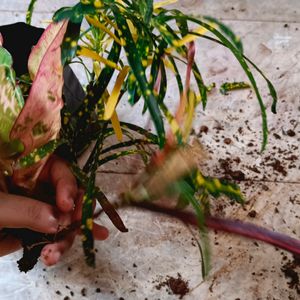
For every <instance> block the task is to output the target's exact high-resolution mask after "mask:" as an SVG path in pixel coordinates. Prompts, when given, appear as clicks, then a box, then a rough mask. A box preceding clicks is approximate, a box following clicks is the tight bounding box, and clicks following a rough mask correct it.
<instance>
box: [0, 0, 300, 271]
mask: <svg viewBox="0 0 300 300" xmlns="http://www.w3.org/2000/svg"><path fill="white" fill-rule="evenodd" d="M35 2H36V0H33V1H31V2H30V5H29V9H28V13H27V23H30V20H31V16H32V11H33V8H34V4H35ZM171 2H175V1H171V0H169V1H162V2H155V3H153V1H152V0H102V1H100V0H81V1H79V2H78V3H77V4H76V5H74V6H73V7H63V8H61V9H59V10H58V11H57V12H56V13H55V14H54V16H53V22H52V23H51V24H50V25H49V26H48V27H47V28H46V30H45V31H44V33H43V35H42V37H41V38H40V40H39V42H38V43H37V45H36V46H35V47H34V48H33V49H32V52H31V54H30V57H29V60H28V70H29V74H24V75H22V76H21V77H20V78H16V77H15V73H14V70H13V67H12V66H13V61H12V58H11V55H10V54H9V53H8V52H7V51H6V50H5V49H4V48H2V47H1V48H0V81H1V83H0V91H1V98H0V119H1V123H0V167H1V171H2V172H1V176H2V181H1V187H2V189H3V190H5V191H8V192H9V190H7V187H6V186H5V182H6V178H5V177H7V176H9V177H10V180H11V181H12V182H13V183H14V186H17V187H21V188H22V189H23V190H25V191H26V192H27V193H31V194H32V191H33V190H34V188H35V183H36V179H37V177H38V175H39V172H40V171H41V169H42V167H43V166H44V164H45V163H46V161H47V159H48V158H49V156H50V155H51V154H52V153H53V152H54V151H55V150H56V149H57V148H58V147H60V148H63V150H64V151H63V152H64V153H65V158H66V159H68V161H69V162H70V166H71V168H72V171H73V172H74V175H75V176H76V178H77V179H78V184H79V185H80V186H82V187H83V188H84V189H85V195H84V200H83V210H82V211H83V213H82V220H81V224H71V225H70V226H69V228H67V229H63V230H62V231H61V232H58V233H57V234H56V235H55V236H51V235H41V234H37V233H34V232H30V234H28V232H27V233H26V234H24V232H22V231H20V230H19V234H18V230H14V231H13V232H14V234H15V235H17V236H18V237H20V238H21V239H22V241H23V246H24V257H23V258H22V259H21V260H20V261H19V267H20V269H21V270H22V271H27V270H29V269H31V268H32V267H33V266H34V264H35V262H36V260H37V258H38V257H39V255H40V251H41V244H42V245H44V244H45V243H50V242H53V240H55V239H59V238H62V237H63V236H64V234H66V232H67V231H68V230H74V229H75V228H76V227H78V226H81V230H82V234H83V238H82V243H83V249H84V254H85V259H86V262H87V264H88V265H90V266H93V265H94V264H95V251H94V241H93V235H92V226H93V222H92V220H93V217H94V216H95V215H94V212H93V202H94V201H95V200H97V201H98V202H99V204H100V206H101V207H102V210H103V211H104V212H105V213H106V214H107V216H108V217H109V218H110V220H111V221H112V223H113V224H114V225H115V226H116V228H117V229H118V230H120V231H122V232H126V231H127V229H126V227H125V225H124V224H123V222H122V219H121V218H120V216H119V215H118V213H117V211H116V206H115V205H114V204H111V203H110V202H109V200H108V199H107V197H106V196H105V194H104V193H103V192H102V191H101V189H100V188H99V187H97V186H96V185H95V177H96V171H97V169H98V168H99V167H100V166H102V165H103V164H105V163H107V162H109V161H112V160H114V159H118V158H119V157H122V156H126V155H132V154H139V155H140V156H141V158H142V159H143V161H144V162H145V170H144V172H143V174H142V175H141V176H140V179H139V180H138V181H137V182H136V184H135V185H134V186H133V188H132V189H131V190H130V191H124V193H123V194H122V195H120V202H119V203H118V205H119V206H120V205H121V206H122V205H138V206H141V207H144V208H147V209H151V210H155V211H159V212H162V213H167V214H169V215H174V216H176V217H178V218H180V219H182V220H184V221H185V222H187V223H191V224H194V225H197V226H198V227H199V229H200V230H199V232H200V238H199V246H200V250H201V254H202V261H203V264H202V266H203V272H204V275H206V274H207V271H208V269H209V268H208V267H209V247H208V240H207V239H208V238H207V234H206V228H207V227H211V228H216V229H220V230H225V231H226V230H227V231H230V232H235V233H238V234H241V235H245V236H248V237H252V238H256V239H260V240H264V241H267V242H270V243H273V244H275V245H277V246H279V247H282V248H284V249H287V250H289V251H291V252H294V253H298V254H299V252H300V245H299V244H300V243H299V241H296V240H294V239H291V238H288V237H286V236H282V235H280V234H275V233H271V232H270V231H268V230H265V229H262V228H259V227H256V226H253V225H250V224H245V223H241V222H238V221H231V220H222V219H220V218H216V217H213V216H211V215H210V213H209V201H210V200H211V199H212V198H216V197H219V196H220V195H225V196H227V197H229V198H230V199H233V200H235V201H237V202H239V203H243V197H242V194H241V192H240V189H239V188H238V186H237V185H236V184H234V183H230V182H226V181H223V180H220V179H218V178H211V177H208V176H205V175H204V174H202V172H201V170H199V169H198V168H197V163H196V161H195V160H194V159H193V158H192V157H194V155H193V153H194V152H195V151H200V152H201V151H202V150H201V147H200V146H199V145H196V146H195V145H193V146H191V145H190V144H189V142H190V135H191V129H192V124H193V118H194V114H195V111H196V109H197V108H198V106H202V109H205V106H206V103H207V97H208V94H209V91H210V89H211V88H212V87H210V86H207V85H205V82H204V81H203V78H202V75H201V72H200V68H199V66H198V65H197V63H196V62H195V51H196V49H195V40H196V39H198V38H202V39H208V40H210V41H211V42H213V43H218V44H221V45H223V46H224V47H226V48H228V49H229V50H230V51H231V52H232V53H233V54H234V56H235V57H236V59H237V60H238V62H239V63H240V65H241V67H242V69H243V70H244V72H245V73H246V75H247V77H248V79H249V84H250V86H251V88H252V89H253V90H254V92H255V94H256V97H257V100H258V104H259V106H260V110H261V115H262V126H263V138H262V150H263V149H264V148H265V146H266V143H267V134H268V128H267V118H266V108H265V105H264V102H263V99H262V97H261V94H260V92H259V89H258V87H257V84H256V80H255V77H254V75H253V73H252V71H251V70H250V67H252V68H254V69H255V70H256V71H258V73H259V74H260V75H261V76H263V78H264V79H265V80H266V82H267V85H268V88H269V90H270V95H271V97H272V98H273V105H272V112H274V113H275V110H276V100H277V97H276V92H275V89H274V87H273V85H272V83H271V82H270V81H269V80H268V79H267V78H266V77H265V75H264V74H263V73H262V72H261V70H260V69H259V68H258V67H257V66H256V65H255V64H254V63H253V62H251V61H250V60H249V59H248V58H247V57H245V56H244V54H243V47H242V43H241V41H240V39H239V38H238V37H236V36H235V34H234V33H233V32H232V31H231V30H230V29H229V28H228V27H227V26H225V25H224V24H222V23H220V22H219V21H217V20H215V19H213V18H211V17H201V18H200V17H197V18H196V17H193V16H190V15H186V14H183V13H182V12H181V11H179V10H175V9H166V8H165V5H166V4H169V3H171ZM83 57H85V58H88V59H91V60H92V62H93V63H92V67H88V66H87V64H85V63H84V61H86V60H83V59H82V58H83ZM74 62H77V63H81V64H83V66H84V68H85V70H86V74H87V79H88V80H87V81H88V84H87V85H85V86H84V89H85V95H86V96H85V98H84V100H83V101H82V103H81V105H80V107H79V108H78V109H76V110H75V111H72V110H70V109H69V108H68V107H67V106H66V105H64V97H63V95H62V87H63V69H64V67H65V66H67V65H68V64H71V63H74ZM88 65H90V64H88ZM183 67H184V68H185V71H184V72H182V68H183ZM172 77H173V78H174V77H175V78H176V82H177V88H178V95H179V99H178V105H177V109H176V112H175V113H172V112H171V111H170V109H169V108H168V106H167V104H166V103H165V98H166V90H167V85H168V82H169V80H170V79H171V78H172ZM192 83H193V84H192ZM192 86H195V87H196V89H193V88H192ZM245 87H248V84H246V83H243V82H241V83H236V82H235V83H226V84H225V85H223V86H222V91H223V92H225V93H226V91H227V90H230V89H236V88H245ZM24 99H25V100H26V101H24ZM175 100H177V99H174V101H175ZM123 101H128V102H129V103H130V105H131V106H134V105H135V104H136V103H138V102H140V101H143V105H144V109H143V113H144V112H146V111H148V112H149V114H150V116H151V120H152V122H153V124H154V127H155V129H156V133H155V134H154V133H152V132H150V131H148V130H146V129H144V128H141V127H139V126H137V125H135V124H131V123H127V122H126V120H122V121H120V120H119V118H118V115H117V112H116V108H117V106H118V105H119V104H120V102H123ZM199 109H201V108H200V107H199ZM113 135H115V137H116V138H115V139H111V137H112V136H113ZM108 140H110V142H109V143H108V142H107V141H108ZM112 141H115V142H112ZM87 151H88V158H87V160H86V161H85V163H84V164H83V165H79V164H78V159H79V158H80V157H81V156H82V155H83V154H84V153H86V152H87ZM162 195H168V196H170V197H171V198H173V199H174V198H175V199H177V205H176V207H174V208H170V207H168V208H166V207H162V206H159V205H158V204H155V203H153V201H154V200H157V199H159V198H160V197H161V196H162ZM189 205H190V206H191V207H192V208H193V209H194V213H190V212H186V211H182V210H183V209H184V208H186V207H187V206H189ZM41 241H43V243H41Z"/></svg>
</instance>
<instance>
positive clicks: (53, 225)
mask: <svg viewBox="0 0 300 300" xmlns="http://www.w3.org/2000/svg"><path fill="white" fill-rule="evenodd" d="M49 225H50V231H53V232H56V231H57V228H58V219H56V218H55V217H54V216H52V215H51V216H50V217H49Z"/></svg>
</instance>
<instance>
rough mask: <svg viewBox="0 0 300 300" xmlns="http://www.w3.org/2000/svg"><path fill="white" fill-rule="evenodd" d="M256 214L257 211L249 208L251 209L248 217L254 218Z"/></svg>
mask: <svg viewBox="0 0 300 300" xmlns="http://www.w3.org/2000/svg"><path fill="white" fill-rule="evenodd" d="M256 215H257V212H256V211H255V210H251V211H250V212H249V213H248V216H249V217H250V218H255V217H256Z"/></svg>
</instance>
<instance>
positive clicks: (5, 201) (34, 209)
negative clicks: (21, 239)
mask: <svg viewBox="0 0 300 300" xmlns="http://www.w3.org/2000/svg"><path fill="white" fill-rule="evenodd" d="M56 215H57V212H56V210H55V208H54V207H53V206H51V205H49V204H46V203H43V202H40V201H37V200H33V199H31V198H27V197H23V196H17V195H11V194H6V193H2V192H0V227H7V228H28V229H32V230H34V231H38V232H43V233H55V232H56V231H57V228H58V219H57V217H56Z"/></svg>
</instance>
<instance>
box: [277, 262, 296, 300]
mask: <svg viewBox="0 0 300 300" xmlns="http://www.w3.org/2000/svg"><path fill="white" fill-rule="evenodd" d="M299 268H300V257H295V258H294V260H293V261H288V262H287V263H286V264H284V265H283V266H282V268H281V271H282V272H283V273H284V276H285V277H286V278H287V279H289V281H288V282H287V284H288V286H289V288H290V289H295V290H296V291H297V293H298V294H299V295H300V279H299ZM297 269H298V270H297Z"/></svg>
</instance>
